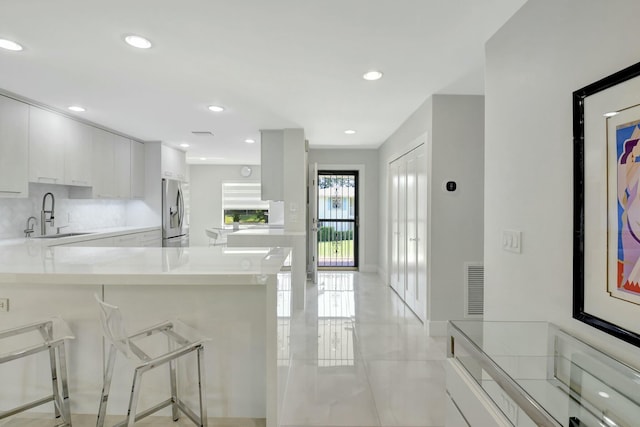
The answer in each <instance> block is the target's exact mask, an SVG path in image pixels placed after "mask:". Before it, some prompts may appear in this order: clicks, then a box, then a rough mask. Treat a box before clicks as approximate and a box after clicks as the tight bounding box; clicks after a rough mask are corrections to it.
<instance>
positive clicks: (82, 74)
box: [0, 0, 525, 164]
mask: <svg viewBox="0 0 640 427" xmlns="http://www.w3.org/2000/svg"><path fill="white" fill-rule="evenodd" d="M524 3H525V0H322V1H312V0H268V1H265V0H226V1H222V0H183V1H176V0H108V1H80V0H56V1H51V0H28V1H25V0H3V1H2V8H1V13H0V38H6V39H11V40H14V41H16V42H18V43H20V44H22V45H23V46H24V48H25V49H24V51H22V52H9V51H5V50H2V49H0V89H3V90H5V91H10V92H13V93H16V94H19V95H21V96H24V97H26V98H29V99H32V100H35V101H38V102H41V103H43V104H46V105H49V106H52V107H54V108H58V109H66V107H67V106H69V105H72V104H79V105H82V106H84V107H86V108H87V111H86V112H85V113H81V114H78V116H79V117H82V118H84V119H86V120H89V121H92V122H94V123H98V124H100V125H103V126H106V127H108V128H112V129H115V130H118V131H121V132H124V133H126V134H128V135H131V136H133V137H135V138H138V139H141V140H144V141H151V140H153V141H157V140H160V141H164V142H166V143H168V144H170V145H177V144H179V143H182V142H187V143H190V144H191V147H190V148H189V149H187V157H188V158H189V159H196V160H190V162H191V163H199V162H200V161H199V160H197V159H198V158H199V157H208V158H209V160H207V163H227V164H257V163H259V162H260V155H259V143H256V144H253V145H249V144H246V143H245V142H244V140H245V139H247V138H253V139H255V140H257V141H259V130H260V129H279V128H290V127H301V128H304V130H305V135H306V138H307V139H308V140H309V143H310V145H311V146H312V147H332V148H346V147H362V148H376V147H378V146H379V145H380V144H381V143H382V142H384V141H385V139H386V138H388V137H389V135H391V134H392V133H393V132H394V131H395V130H396V129H397V128H398V127H399V126H400V125H401V124H402V122H403V121H404V120H405V119H406V118H407V117H408V116H409V115H410V114H411V113H412V112H413V111H414V110H415V109H416V108H417V107H418V106H419V105H420V104H421V103H422V102H423V101H424V100H425V99H426V98H427V97H429V96H430V95H432V94H434V93H449V94H452V93H453V94H460V93H464V94H481V93H483V86H484V84H483V80H484V76H483V63H484V59H483V58H484V43H485V41H486V40H487V39H488V38H490V37H491V35H492V34H494V33H495V32H496V31H497V29H498V28H499V27H500V26H501V25H503V24H504V22H505V21H506V20H507V19H509V18H510V17H511V16H512V15H513V13H515V11H516V10H517V9H518V8H520V7H521V6H522V4H524ZM131 33H134V34H139V35H142V36H145V37H147V38H149V39H150V40H151V41H152V42H153V43H154V46H153V47H152V48H151V49H149V50H138V49H134V48H132V47H130V46H128V45H126V44H125V43H124V42H123V36H124V35H125V34H131ZM371 69H377V70H381V71H382V72H383V73H384V77H383V78H382V79H381V80H379V81H377V82H369V81H365V80H363V79H362V74H363V73H364V72H366V71H368V70H371ZM211 104H216V105H222V106H224V107H226V111H224V112H222V113H212V112H210V111H208V110H207V106H208V105H211ZM70 114H73V113H70ZM346 129H355V130H356V131H357V133H356V134H355V135H345V134H344V130H346ZM192 131H212V132H213V133H214V136H213V137H210V136H209V137H202V136H194V135H192V134H191V132H192ZM211 158H218V159H211Z"/></svg>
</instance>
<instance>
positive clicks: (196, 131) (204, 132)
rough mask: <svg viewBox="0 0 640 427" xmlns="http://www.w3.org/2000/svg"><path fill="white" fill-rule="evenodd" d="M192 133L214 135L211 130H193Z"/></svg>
mask: <svg viewBox="0 0 640 427" xmlns="http://www.w3.org/2000/svg"><path fill="white" fill-rule="evenodd" d="M191 133H192V134H194V135H195V136H213V132H211V131H209V130H192V131H191Z"/></svg>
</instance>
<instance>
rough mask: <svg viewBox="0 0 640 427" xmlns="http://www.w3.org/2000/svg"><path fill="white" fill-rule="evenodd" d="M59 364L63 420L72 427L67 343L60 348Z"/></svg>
mask: <svg viewBox="0 0 640 427" xmlns="http://www.w3.org/2000/svg"><path fill="white" fill-rule="evenodd" d="M58 362H59V363H60V385H61V386H62V405H61V406H62V418H64V421H65V422H66V423H67V425H68V426H69V427H71V405H70V403H69V376H68V374H67V353H66V349H65V343H64V342H63V343H61V344H60V345H59V346H58Z"/></svg>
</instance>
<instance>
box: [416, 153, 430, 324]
mask: <svg viewBox="0 0 640 427" xmlns="http://www.w3.org/2000/svg"><path fill="white" fill-rule="evenodd" d="M427 192H428V189H427V158H426V154H425V149H424V145H422V146H420V147H418V148H417V150H416V269H417V277H416V280H417V283H416V289H415V308H414V311H415V313H416V314H417V315H418V317H419V318H420V319H422V320H423V321H426V320H427V273H428V272H427V268H428V265H427Z"/></svg>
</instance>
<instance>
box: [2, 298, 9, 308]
mask: <svg viewBox="0 0 640 427" xmlns="http://www.w3.org/2000/svg"><path fill="white" fill-rule="evenodd" d="M0 311H9V298H0Z"/></svg>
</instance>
